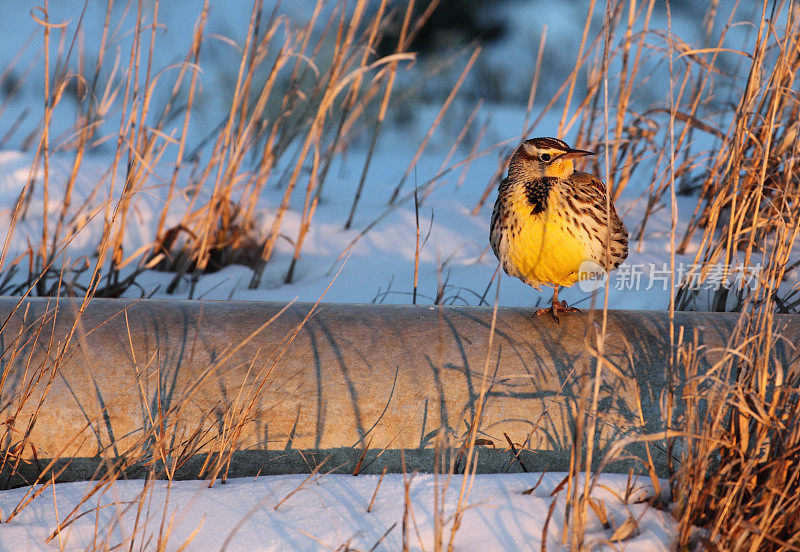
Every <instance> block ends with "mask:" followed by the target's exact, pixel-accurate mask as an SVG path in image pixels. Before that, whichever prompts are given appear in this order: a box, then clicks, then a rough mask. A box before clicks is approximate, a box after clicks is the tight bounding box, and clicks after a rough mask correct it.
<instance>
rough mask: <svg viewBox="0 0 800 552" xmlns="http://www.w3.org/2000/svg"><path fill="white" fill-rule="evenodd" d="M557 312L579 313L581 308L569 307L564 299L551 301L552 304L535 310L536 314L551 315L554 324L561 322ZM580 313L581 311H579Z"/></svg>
mask: <svg viewBox="0 0 800 552" xmlns="http://www.w3.org/2000/svg"><path fill="white" fill-rule="evenodd" d="M559 312H577V313H581V310H580V309H578V308H576V307H570V306H568V305H567V302H566V301H561V302H560V303H559V302H558V301H553V304H551V305H550V307H548V308H546V309H539V310H537V311H536V316H541V315H543V314H550V315H551V316H552V317H553V320H555V321H556V324H561V320H559V319H558V313H559ZM581 314H582V313H581Z"/></svg>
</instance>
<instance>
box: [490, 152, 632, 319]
mask: <svg viewBox="0 0 800 552" xmlns="http://www.w3.org/2000/svg"><path fill="white" fill-rule="evenodd" d="M587 155H595V153H594V152H592V151H586V150H580V149H573V148H571V147H570V146H569V145H568V144H567V143H566V142H564V141H563V140H559V139H557V138H548V137H541V138H531V139H528V140H525V141H523V142H522V143H521V144H520V145H519V147H517V149H516V151H515V152H514V155H513V156H512V157H511V160H510V161H509V165H508V176H507V177H506V178H505V179H503V181H502V182H501V183H500V186H499V188H498V194H497V201H496V202H495V204H494V210H493V212H492V219H491V225H490V231H489V242H490V243H491V246H492V250H493V251H494V254H495V255H496V256H497V258H498V260H499V261H500V264H501V266H502V267H503V270H504V271H505V273H506V274H508V275H509V276H513V277H516V278H519V279H520V280H522V281H523V282H525V283H526V284H528V285H530V286H532V287H534V288H535V289H537V290H538V289H540V286H542V285H545V286H553V288H554V290H553V300H552V302H551V305H550V307H549V308H543V309H539V310H537V311H536V313H535V314H536V315H537V316H539V315H542V314H550V315H552V317H553V319H554V320H555V322H556V323H560V320H559V317H558V315H559V313H570V312H580V311H579V310H578V309H576V308H575V307H570V306H568V305H567V302H566V301H561V302H559V301H558V289H559V287H562V286H571V285H572V284H574V283H575V282H577V281H578V280H579V279H581V264H582V263H583V262H585V261H592V262H593V263H596V265H599V267H602V269H603V270H605V271H606V272H608V271H610V270H612V269H615V268H617V267H618V266H619V265H620V263H622V261H624V260H625V259H626V258H627V256H628V231H627V230H626V229H625V225H624V224H623V222H622V219H621V218H620V217H619V215H618V214H617V211H616V209H615V208H614V202H613V201H612V200H611V199H612V198H610V197H609V196H608V192H607V191H606V186H605V184H603V182H602V181H601V180H600V179H599V178H597V177H596V176H594V175H591V174H589V173H585V172H579V171H576V170H575V167H574V160H575V159H578V158H581V157H584V156H587ZM584 266H586V265H584ZM589 266H594V265H589Z"/></svg>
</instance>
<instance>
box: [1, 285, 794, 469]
mask: <svg viewBox="0 0 800 552" xmlns="http://www.w3.org/2000/svg"><path fill="white" fill-rule="evenodd" d="M18 301H19V300H18V299H16V298H0V323H3V327H2V332H0V350H1V351H2V358H0V368H2V389H0V409H1V410H2V412H1V413H0V416H2V420H5V424H4V428H5V430H4V431H5V435H4V440H3V445H2V448H3V449H4V450H5V451H6V456H5V462H4V466H3V470H2V472H0V475H2V476H3V479H2V480H0V484H5V485H13V484H19V483H21V482H24V481H25V480H26V479H27V480H30V479H31V478H34V477H36V476H37V475H39V474H41V472H42V470H43V469H44V468H45V467H46V466H47V465H48V462H49V459H51V458H60V459H61V460H60V461H59V462H58V463H57V467H59V468H64V471H63V472H62V473H61V475H60V478H61V479H62V480H68V479H82V478H85V477H88V476H90V475H91V474H92V473H93V472H94V471H95V470H97V469H105V467H107V466H109V465H111V464H112V463H114V462H116V463H118V464H121V465H123V467H124V470H125V473H126V474H127V475H131V476H135V475H137V474H141V473H143V472H142V470H145V469H146V467H147V465H148V464H149V463H150V462H154V463H155V464H156V465H158V466H162V467H163V466H164V465H165V464H166V466H168V467H170V469H174V470H175V473H176V475H177V476H179V477H194V476H196V475H198V474H199V473H204V474H206V475H207V474H208V473H209V469H211V468H213V467H214V466H218V465H229V472H228V473H229V475H231V476H240V475H252V474H256V473H262V474H267V473H291V472H303V471H310V470H311V469H312V468H314V467H315V465H316V464H317V463H319V462H321V461H322V460H325V459H327V461H326V463H325V465H324V466H323V468H322V471H327V470H329V469H333V468H338V470H339V471H341V472H353V471H354V469H355V467H356V465H358V463H359V459H360V458H362V452H363V451H364V449H365V448H366V449H367V451H366V452H364V453H363V459H361V471H365V472H373V473H374V472H380V471H381V469H383V467H384V466H387V467H388V468H389V469H390V470H392V471H398V470H400V469H402V467H401V460H402V458H401V457H403V456H404V457H405V462H406V468H407V469H409V470H413V469H417V470H426V471H430V470H432V469H433V457H434V449H435V442H436V439H435V437H434V436H435V435H436V434H437V432H439V433H441V434H442V435H449V436H450V437H449V439H450V440H449V444H450V445H452V446H455V447H456V449H447V450H448V451H449V452H450V454H451V456H450V458H451V459H452V460H455V458H456V456H457V453H456V452H454V450H456V451H457V447H458V446H459V445H460V444H461V443H462V442H463V438H464V436H465V434H466V432H467V427H468V425H467V424H469V423H471V422H472V420H473V417H474V414H475V410H476V407H477V405H478V400H479V397H480V394H481V386H482V384H483V373H484V367H485V366H486V367H487V374H488V377H487V379H486V383H485V384H486V390H487V391H486V394H485V402H484V408H483V417H482V420H481V424H480V435H479V437H480V438H481V439H482V441H481V443H482V444H481V446H480V454H479V469H480V470H481V471H489V472H491V471H503V470H511V471H519V470H520V469H523V467H522V466H521V465H520V463H519V462H518V461H515V460H514V458H513V456H514V454H513V453H512V452H509V451H508V448H509V447H508V444H507V439H506V435H508V437H509V438H510V439H511V440H512V441H513V442H514V443H515V447H516V448H517V449H518V450H522V452H521V454H520V456H519V457H520V458H521V459H522V464H523V465H524V468H525V469H528V470H542V469H549V470H561V469H566V467H567V466H568V461H569V449H570V440H571V427H572V424H573V421H574V419H575V415H576V412H577V411H578V395H579V393H580V389H581V386H582V385H584V384H586V383H587V382H588V381H589V380H590V378H591V377H592V375H593V373H594V367H595V365H596V361H595V360H594V357H593V355H592V354H591V353H590V350H591V349H593V348H595V347H596V335H597V332H598V328H599V323H600V316H601V313H599V312H591V313H584V314H582V315H565V316H563V317H562V324H561V325H560V326H557V325H556V324H555V323H554V322H553V321H552V319H549V318H547V317H532V316H531V310H529V309H520V308H500V309H499V310H498V315H497V325H496V330H495V332H494V337H493V341H492V346H491V349H490V347H489V340H490V334H491V332H490V326H491V320H492V309H491V308H477V307H430V306H391V305H344V304H322V305H320V306H319V307H318V308H317V309H316V311H315V312H313V314H312V315H311V316H310V317H308V318H307V319H306V317H307V315H308V313H309V311H310V309H311V308H312V305H310V304H294V305H291V306H289V307H288V308H287V309H286V310H285V312H283V313H281V314H279V313H280V311H281V309H283V308H284V307H285V305H283V304H277V303H244V302H215V301H191V302H190V301H160V300H142V301H129V300H101V299H96V300H94V301H92V302H91V304H90V305H89V306H88V308H86V310H85V311H84V312H82V313H79V306H80V303H79V302H77V301H73V300H63V299H62V300H61V301H60V302H58V303H56V302H55V301H54V300H49V301H48V300H46V299H28V300H25V301H23V302H22V303H21V304H19V305H18ZM273 317H275V319H274V320H272V321H271V322H270V323H268V324H267V322H268V321H269V320H270V319H272V318H273ZM737 318H738V317H737V315H735V314H725V313H676V317H675V322H676V328H679V327H681V326H683V327H684V330H683V331H684V334H685V335H686V336H691V335H693V334H694V332H695V331H696V332H697V336H698V340H699V343H700V344H701V345H703V346H704V347H705V357H704V360H703V363H704V364H705V365H708V364H709V363H712V362H713V361H714V358H715V356H717V355H718V352H715V349H717V348H720V347H724V346H725V344H726V342H727V339H728V338H729V336H730V334H731V331H732V329H733V327H734V325H735V324H736V320H737ZM775 321H776V322H775V324H776V326H777V327H776V330H777V331H779V332H780V333H781V334H783V335H784V337H785V338H786V341H782V342H781V341H779V342H778V343H777V344H776V347H775V349H774V351H773V355H772V357H773V361H774V362H781V363H789V362H796V361H797V352H795V351H794V350H792V346H791V343H800V317H796V316H795V317H790V316H776V317H775ZM678 333H679V330H676V335H677V334H678ZM605 358H606V359H608V360H609V362H610V363H611V365H613V367H614V369H613V370H612V369H606V370H605V371H604V377H603V385H602V387H601V401H600V412H599V414H598V422H599V426H598V427H599V429H600V432H599V434H598V439H597V443H598V446H599V447H600V448H601V450H603V449H604V448H605V447H607V446H608V445H609V443H610V442H612V441H613V440H614V439H617V438H619V437H621V436H624V435H628V434H630V433H631V432H636V431H642V430H644V431H647V432H650V431H655V430H658V429H661V428H663V427H664V424H663V421H662V420H661V417H660V408H659V401H660V397H661V395H662V392H663V391H664V387H665V374H666V369H667V366H668V364H669V358H670V344H669V320H668V316H667V313H665V312H641V311H639V312H627V311H610V312H609V313H608V331H607V338H606V343H605ZM640 412H641V415H640ZM34 414H35V416H34ZM32 419H35V423H33V424H32V423H31V420H32ZM642 419H643V421H644V423H642ZM446 448H447V447H446ZM634 452H636V449H634ZM655 452H656V462H657V464H658V465H659V466H663V462H664V458H663V455H661V454H660V453H659V451H658V449H657V448H656V449H655ZM228 453H231V454H228ZM228 461H230V462H229V464H228ZM628 465H629V464H625V463H621V464H617V465H616V466H612V468H611V470H612V471H613V470H614V469H620V470H622V469H627V466H628ZM14 466H16V471H15V472H14V477H13V478H11V479H9V474H11V471H12V468H13V467H14Z"/></svg>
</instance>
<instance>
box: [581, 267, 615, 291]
mask: <svg viewBox="0 0 800 552" xmlns="http://www.w3.org/2000/svg"><path fill="white" fill-rule="evenodd" d="M607 278H608V272H606V270H605V269H604V268H603V267H602V266H600V265H599V264H597V263H596V262H594V261H583V262H582V263H581V266H580V268H578V287H579V288H581V291H583V292H584V293H590V292H592V291H595V290H598V289H600V288H602V287H604V286H605V285H606V279H607Z"/></svg>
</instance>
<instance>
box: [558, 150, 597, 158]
mask: <svg viewBox="0 0 800 552" xmlns="http://www.w3.org/2000/svg"><path fill="white" fill-rule="evenodd" d="M584 155H595V153H594V152H593V151H586V150H579V149H568V150H567V153H564V154H562V155H561V158H562V159H574V158H576V157H583V156H584Z"/></svg>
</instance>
